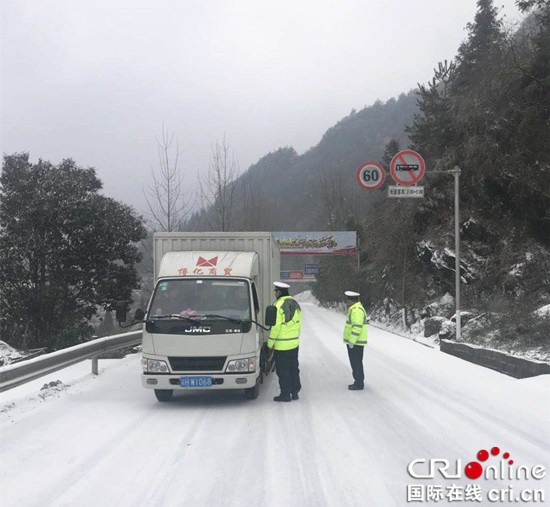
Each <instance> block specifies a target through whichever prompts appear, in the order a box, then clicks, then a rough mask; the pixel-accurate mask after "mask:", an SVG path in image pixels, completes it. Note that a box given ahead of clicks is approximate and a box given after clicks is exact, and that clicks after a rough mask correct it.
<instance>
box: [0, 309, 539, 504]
mask: <svg viewBox="0 0 550 507" xmlns="http://www.w3.org/2000/svg"><path fill="white" fill-rule="evenodd" d="M305 299H307V298H302V301H301V303H300V304H301V305H302V308H303V329H302V338H301V345H300V362H301V375H302V384H303V389H302V392H301V393H300V395H301V397H300V400H298V401H293V402H291V403H288V404H287V403H273V401H272V398H273V396H274V395H276V394H278V385H277V379H276V377H275V376H274V375H273V374H271V375H269V377H268V378H267V379H266V383H265V384H264V385H263V386H262V392H261V393H260V397H259V399H257V400H253V401H250V400H245V399H244V397H243V396H242V393H241V392H234V393H231V392H206V391H205V392H189V393H181V394H180V393H178V394H177V395H176V396H175V398H174V400H173V401H172V402H171V403H159V402H157V401H156V399H155V397H154V395H153V393H152V392H151V391H148V390H145V389H143V388H142V387H141V384H140V378H139V375H140V357H139V355H131V356H127V357H126V358H124V359H122V360H116V361H109V362H100V367H101V370H102V371H101V373H100V375H99V376H98V377H92V376H91V375H90V373H89V369H88V368H89V363H84V364H82V365H79V366H78V367H73V368H75V369H74V370H72V373H69V371H65V372H64V373H63V372H58V373H57V374H54V375H53V376H51V377H49V378H46V379H41V380H40V381H36V383H35V387H31V386H29V385H27V386H21V387H18V388H16V389H14V390H12V391H8V392H6V393H0V504H2V505H6V506H11V505H17V506H18V507H25V506H41V507H42V506H46V505H47V506H79V507H85V506H94V507H97V506H114V505H117V506H122V507H124V506H128V507H130V506H131V507H134V506H137V505H139V506H178V507H179V506H182V505H197V506H201V507H202V506H237V505H248V504H251V505H254V506H258V507H259V506H273V507H279V506H285V507H287V506H290V507H292V506H300V507H302V506H303V507H312V506H315V507H317V506H331V507H333V506H365V505H367V506H375V507H385V506H404V505H407V488H408V487H410V486H423V487H425V486H426V485H432V486H440V487H442V488H443V491H444V493H445V494H446V492H447V488H451V487H452V485H453V484H454V485H456V487H457V488H466V487H468V488H470V490H471V488H472V487H473V486H479V487H480V488H479V489H480V491H481V493H482V494H483V498H484V500H485V502H475V501H464V502H461V501H454V502H453V503H452V505H485V504H486V498H487V494H488V492H489V491H490V490H491V489H494V490H497V491H500V490H501V489H502V490H504V489H506V488H508V487H509V486H510V485H513V488H514V491H516V492H519V491H521V490H523V489H529V490H531V489H543V490H545V493H546V495H547V498H548V495H550V485H549V482H548V477H545V478H544V479H542V480H535V479H532V478H531V479H528V480H525V479H522V480H515V479H514V480H509V479H504V480H493V479H489V480H486V479H484V478H479V479H477V480H475V481H474V480H472V479H468V478H467V477H465V476H464V473H462V475H463V477H462V478H459V479H445V478H443V477H442V476H440V475H436V477H435V478H434V479H415V478H413V477H411V476H410V475H409V473H408V472H407V467H408V465H409V464H410V463H411V462H412V461H413V460H415V459H425V460H430V459H446V460H449V461H450V463H451V471H452V470H454V467H455V463H456V460H457V459H460V460H461V467H462V472H463V470H464V467H465V466H466V464H467V463H469V462H471V461H475V460H476V455H477V453H478V451H480V450H481V449H487V450H490V449H491V448H493V447H499V449H501V450H502V452H501V453H500V455H499V456H498V457H493V456H492V457H490V458H489V460H488V462H487V464H490V463H493V464H497V465H498V463H499V462H500V461H502V457H501V456H502V454H503V453H504V452H509V453H510V455H511V458H510V459H513V461H514V465H513V466H515V467H517V466H520V465H525V466H528V467H529V469H531V467H533V466H536V465H542V466H544V467H546V469H548V468H549V466H550V462H549V459H548V458H549V456H550V403H549V401H550V378H549V376H544V377H536V378H532V379H528V380H515V379H513V378H510V377H507V376H505V375H501V374H499V373H496V372H494V371H491V370H488V369H485V368H482V367H478V366H476V365H473V364H471V363H467V362H464V361H461V360H460V359H458V358H455V357H452V356H449V355H446V354H443V353H441V352H439V351H438V350H436V349H431V348H428V347H424V346H421V345H419V344H417V343H414V342H413V341H411V340H407V339H404V338H401V337H399V336H396V335H393V334H391V333H389V332H387V331H384V330H381V329H377V328H374V327H370V328H369V344H368V347H367V350H366V352H365V361H364V362H365V369H366V375H367V378H366V389H365V390H364V391H360V392H351V391H348V389H347V385H348V384H349V383H351V381H352V379H351V371H350V367H349V364H348V358H347V354H346V350H345V348H344V346H343V344H342V338H341V335H342V329H343V321H344V317H343V315H342V314H341V313H339V312H336V311H331V310H326V309H323V308H319V307H318V306H316V305H315V304H314V303H313V302H307V301H305ZM62 375H65V377H63V378H62ZM71 375H72V376H73V378H71ZM56 379H60V380H62V381H63V384H58V385H53V386H51V387H49V388H47V389H44V390H43V391H40V390H39V389H40V387H41V386H42V385H44V384H45V383H50V382H52V381H53V380H56ZM33 390H34V392H32V391H33ZM507 466H508V465H507ZM426 468H427V465H426V466H424V467H423V466H422V465H418V466H417V468H415V470H417V471H419V470H426ZM409 489H410V488H409ZM464 491H465V490H464ZM442 502H443V503H447V500H442ZM426 504H427V505H431V503H430V502H426ZM499 504H500V503H491V505H499ZM413 505H414V504H413ZM515 505H521V503H515Z"/></svg>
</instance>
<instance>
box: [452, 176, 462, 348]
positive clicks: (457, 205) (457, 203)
mask: <svg viewBox="0 0 550 507" xmlns="http://www.w3.org/2000/svg"><path fill="white" fill-rule="evenodd" d="M453 173H454V177H455V285H456V289H455V290H456V297H455V300H456V334H455V340H456V341H459V340H460V337H461V321H460V199H459V192H460V185H459V178H460V167H458V166H455V167H454V169H453Z"/></svg>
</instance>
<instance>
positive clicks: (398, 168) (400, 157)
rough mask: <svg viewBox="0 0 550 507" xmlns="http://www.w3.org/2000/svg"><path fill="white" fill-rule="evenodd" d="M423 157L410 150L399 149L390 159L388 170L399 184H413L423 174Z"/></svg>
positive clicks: (424, 166)
mask: <svg viewBox="0 0 550 507" xmlns="http://www.w3.org/2000/svg"><path fill="white" fill-rule="evenodd" d="M425 168H426V165H425V164H424V159H423V158H422V157H421V156H420V155H419V154H418V153H416V151H412V150H403V151H400V152H399V153H398V154H397V155H395V156H394V157H393V158H392V159H391V163H390V172H391V176H392V178H393V179H394V180H395V182H396V183H397V184H399V185H414V184H415V183H418V182H419V181H420V180H421V179H422V176H424V169H425Z"/></svg>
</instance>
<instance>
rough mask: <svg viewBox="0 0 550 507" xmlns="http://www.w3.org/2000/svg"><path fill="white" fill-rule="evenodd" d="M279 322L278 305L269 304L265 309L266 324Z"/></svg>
mask: <svg viewBox="0 0 550 507" xmlns="http://www.w3.org/2000/svg"><path fill="white" fill-rule="evenodd" d="M276 322H277V307H276V306H273V305H272V306H268V307H266V309H265V325H266V326H274V325H275V323H276Z"/></svg>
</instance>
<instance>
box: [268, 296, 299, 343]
mask: <svg viewBox="0 0 550 507" xmlns="http://www.w3.org/2000/svg"><path fill="white" fill-rule="evenodd" d="M275 307H276V308H277V321H276V322H275V325H274V326H273V327H272V328H271V330H270V332H269V340H268V341H267V346H268V347H269V348H274V349H275V350H292V349H295V348H296V347H298V345H299V344H300V340H299V338H300V329H301V327H302V311H301V309H300V305H299V304H298V303H297V302H296V301H294V299H292V297H290V296H283V297H280V298H279V299H277V301H276V302H275Z"/></svg>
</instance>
